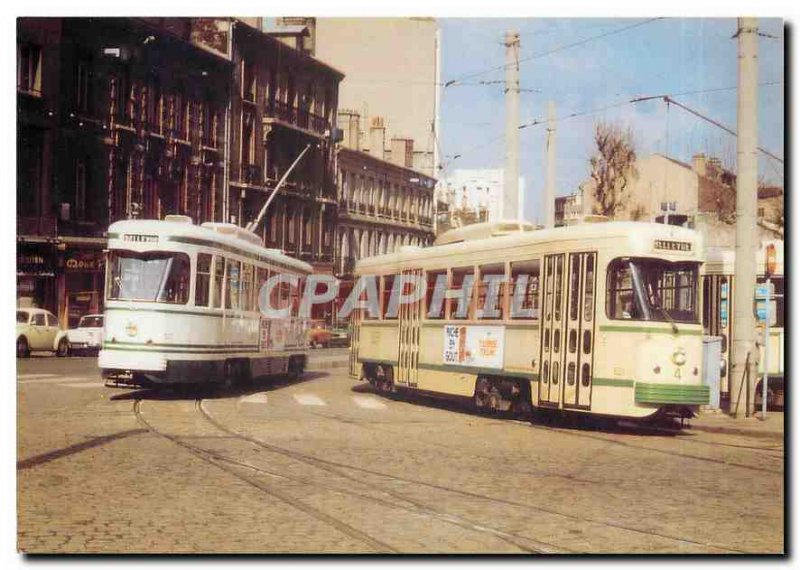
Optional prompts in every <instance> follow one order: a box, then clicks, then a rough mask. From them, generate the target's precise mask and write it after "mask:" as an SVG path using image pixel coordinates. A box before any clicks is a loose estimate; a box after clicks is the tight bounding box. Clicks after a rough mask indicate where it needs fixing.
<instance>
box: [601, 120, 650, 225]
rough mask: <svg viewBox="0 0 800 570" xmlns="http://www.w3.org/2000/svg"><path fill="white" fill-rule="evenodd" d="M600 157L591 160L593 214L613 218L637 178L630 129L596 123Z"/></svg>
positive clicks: (634, 152)
mask: <svg viewBox="0 0 800 570" xmlns="http://www.w3.org/2000/svg"><path fill="white" fill-rule="evenodd" d="M594 141H595V144H596V145H597V154H595V155H594V156H593V157H592V158H591V159H590V163H591V165H592V174H591V176H592V181H593V182H594V184H593V189H592V192H593V198H594V200H593V204H592V213H594V214H601V215H603V216H608V217H611V218H613V217H614V215H615V214H616V213H617V212H618V211H619V210H620V209H621V207H622V205H623V204H624V203H625V201H626V199H627V196H626V192H625V189H626V188H627V186H628V183H629V182H630V180H632V179H634V178H636V177H637V176H638V173H637V172H636V167H635V163H636V151H635V150H634V145H633V134H632V133H631V130H630V129H627V130H623V129H622V128H621V127H619V126H618V125H612V124H609V123H597V124H596V125H595V127H594Z"/></svg>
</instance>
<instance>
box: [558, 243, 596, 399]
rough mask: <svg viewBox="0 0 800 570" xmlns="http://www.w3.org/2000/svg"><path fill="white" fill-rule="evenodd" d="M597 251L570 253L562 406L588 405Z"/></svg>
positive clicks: (591, 367)
mask: <svg viewBox="0 0 800 570" xmlns="http://www.w3.org/2000/svg"><path fill="white" fill-rule="evenodd" d="M596 261H597V254H596V253H594V252H591V253H570V254H569V264H568V268H567V295H566V297H567V314H566V323H565V330H566V335H565V338H564V347H563V349H564V367H563V372H562V378H561V383H562V386H563V395H564V399H563V402H564V407H565V408H589V407H590V405H591V402H592V400H591V395H592V372H593V364H594V362H593V359H592V356H593V353H594V350H593V349H594V321H595V318H594V310H595V297H596V295H595V288H596V279H595V274H596V273H597V272H596V271H595V264H596Z"/></svg>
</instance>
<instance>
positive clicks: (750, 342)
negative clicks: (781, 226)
mask: <svg viewBox="0 0 800 570" xmlns="http://www.w3.org/2000/svg"><path fill="white" fill-rule="evenodd" d="M738 26H739V29H738V36H739V38H738V41H739V85H738V92H739V100H738V116H737V131H738V133H739V135H738V138H737V142H736V166H737V172H736V262H735V265H734V297H733V348H732V350H733V355H732V357H733V359H732V360H733V365H732V369H731V374H730V381H731V384H730V410H729V412H730V414H731V415H733V416H735V417H736V416H742V415H746V416H750V415H752V414H753V406H754V398H755V394H754V386H755V381H756V375H757V370H758V368H757V360H758V350H757V349H756V345H755V333H756V319H755V315H754V314H753V297H754V295H755V287H756V268H755V264H754V263H753V260H754V259H755V258H756V246H757V243H756V242H757V240H758V233H757V225H756V222H757V218H756V207H757V190H758V188H757V187H758V156H757V152H758V150H757V148H758V21H757V20H756V18H739V23H738ZM748 353H749V354H750V359H749V365H746V364H745V362H746V361H747V355H748ZM743 382H748V384H747V385H744V386H743V385H742V383H743Z"/></svg>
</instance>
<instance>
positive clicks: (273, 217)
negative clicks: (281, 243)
mask: <svg viewBox="0 0 800 570" xmlns="http://www.w3.org/2000/svg"><path fill="white" fill-rule="evenodd" d="M269 239H270V241H272V242H273V243H274V242H276V241H278V214H277V213H275V212H273V213H272V214H270V217H269Z"/></svg>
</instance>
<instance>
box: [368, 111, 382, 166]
mask: <svg viewBox="0 0 800 570" xmlns="http://www.w3.org/2000/svg"><path fill="white" fill-rule="evenodd" d="M385 150H386V128H385V127H384V126H383V117H372V122H371V124H370V126H369V153H370V154H371V155H372V156H374V157H375V158H379V159H380V160H383V154H384V152H385Z"/></svg>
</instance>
